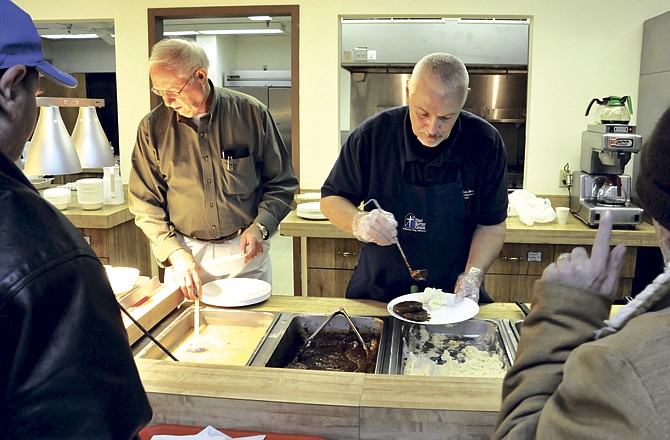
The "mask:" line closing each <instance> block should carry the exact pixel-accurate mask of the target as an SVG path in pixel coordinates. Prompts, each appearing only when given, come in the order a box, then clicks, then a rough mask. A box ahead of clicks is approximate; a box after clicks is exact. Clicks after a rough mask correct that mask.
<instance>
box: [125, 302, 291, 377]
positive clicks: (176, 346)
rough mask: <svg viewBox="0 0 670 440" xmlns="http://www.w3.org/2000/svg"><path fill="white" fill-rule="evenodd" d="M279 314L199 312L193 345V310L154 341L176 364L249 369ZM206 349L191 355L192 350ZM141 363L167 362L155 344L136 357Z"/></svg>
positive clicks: (214, 310) (227, 311)
mask: <svg viewBox="0 0 670 440" xmlns="http://www.w3.org/2000/svg"><path fill="white" fill-rule="evenodd" d="M280 315H281V314H280V313H274V312H253V311H244V310H223V309H213V308H207V307H205V308H201V309H200V337H199V339H198V341H197V343H196V341H194V328H193V326H194V321H195V319H194V318H195V309H194V308H193V306H191V307H189V308H188V309H186V310H184V312H183V313H182V314H180V315H179V316H178V317H177V318H176V319H175V320H174V321H173V322H172V323H171V324H170V325H169V326H168V327H166V328H165V329H164V330H163V331H162V332H161V333H160V334H158V336H157V337H156V339H157V340H158V342H160V343H161V344H162V345H163V346H165V348H167V349H168V350H169V351H170V352H171V353H172V354H173V355H174V356H175V357H176V358H177V359H178V360H179V361H182V362H197V363H206V364H218V365H249V363H250V361H251V359H252V358H253V356H254V355H255V353H256V351H257V350H258V348H259V347H260V345H261V343H262V342H263V341H264V340H265V338H266V337H267V336H268V334H269V333H270V331H271V330H272V328H273V327H274V325H275V324H276V322H277V321H278V319H279V316H280ZM194 345H195V346H201V347H204V348H206V350H205V351H201V352H193V351H189V348H192V347H193V346H194ZM136 357H137V358H142V359H170V358H169V357H168V355H167V354H166V353H165V352H164V351H163V350H161V349H160V347H158V346H157V345H156V344H154V343H150V344H148V345H147V346H146V347H145V348H144V349H143V350H142V351H140V352H139V353H138V354H137V355H136Z"/></svg>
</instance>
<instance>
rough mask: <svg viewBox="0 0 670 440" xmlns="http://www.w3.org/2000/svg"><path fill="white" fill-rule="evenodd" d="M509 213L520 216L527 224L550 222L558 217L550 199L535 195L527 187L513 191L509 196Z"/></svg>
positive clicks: (509, 214)
mask: <svg viewBox="0 0 670 440" xmlns="http://www.w3.org/2000/svg"><path fill="white" fill-rule="evenodd" d="M508 198H509V206H508V208H507V215H508V216H509V217H514V216H517V215H518V216H519V220H521V222H522V223H523V224H524V225H526V226H533V224H534V223H536V222H537V223H549V222H552V221H554V219H555V218H556V212H555V211H554V208H552V207H551V202H550V201H549V199H544V198H540V197H537V196H535V194H532V193H530V192H528V191H526V190H525V189H518V190H516V191H513V192H512V193H511V194H510V195H509V196H508Z"/></svg>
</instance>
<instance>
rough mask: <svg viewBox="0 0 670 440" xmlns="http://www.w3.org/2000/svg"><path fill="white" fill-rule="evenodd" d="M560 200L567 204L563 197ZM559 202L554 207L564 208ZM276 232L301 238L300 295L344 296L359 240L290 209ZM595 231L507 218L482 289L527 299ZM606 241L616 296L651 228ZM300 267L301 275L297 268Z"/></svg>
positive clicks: (651, 236) (652, 240) (629, 279)
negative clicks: (618, 268) (620, 262)
mask: <svg viewBox="0 0 670 440" xmlns="http://www.w3.org/2000/svg"><path fill="white" fill-rule="evenodd" d="M563 202H565V203H567V199H566V200H564V201H563ZM563 202H561V203H557V204H556V206H565V203H563ZM280 231H281V233H282V235H287V236H292V237H302V239H304V240H305V244H306V252H301V253H300V255H299V257H298V258H299V259H300V262H301V264H300V265H297V264H296V265H295V266H294V267H295V268H297V269H296V270H297V271H298V273H297V274H296V276H295V279H297V280H301V281H302V283H304V284H302V283H296V284H301V285H304V286H306V295H307V296H321V297H336V298H338V297H339V298H342V297H344V294H345V292H346V288H347V284H348V283H349V280H350V279H351V276H352V274H353V269H354V267H356V263H357V262H358V257H359V255H360V250H361V246H362V244H361V243H360V242H359V241H358V240H356V239H355V238H353V236H352V235H351V234H350V233H345V232H343V231H341V230H339V229H338V228H337V227H335V226H334V225H332V224H331V223H330V222H328V221H312V220H306V219H301V218H299V217H298V216H297V215H296V214H295V212H291V213H290V214H289V215H288V216H287V217H286V218H285V219H284V220H283V221H282V222H281V225H280ZM596 233H597V229H595V228H589V227H588V226H586V225H584V224H583V223H582V222H581V221H579V220H577V219H576V218H574V217H570V218H568V223H567V224H565V225H559V224H557V223H549V224H540V225H536V226H533V227H528V226H526V225H524V224H522V223H521V221H520V220H519V218H518V217H511V218H508V219H507V233H506V235H505V245H504V247H503V249H502V251H501V253H500V256H499V258H498V259H497V260H496V261H495V262H494V263H493V264H492V266H491V268H490V269H489V270H488V272H487V274H486V278H485V281H484V283H485V286H486V290H487V291H488V292H489V293H490V294H491V296H492V297H493V298H494V299H495V301H497V302H509V301H524V302H530V300H531V297H532V292H533V284H534V283H535V280H537V279H539V278H540V277H541V276H542V272H543V271H544V269H545V268H546V267H547V266H548V265H549V264H551V263H552V262H553V261H554V260H555V259H556V258H557V257H558V256H559V255H560V254H561V253H563V252H571V251H572V249H573V248H574V247H575V246H584V247H585V248H586V249H587V251H589V252H590V250H591V244H592V243H593V241H594V240H595V237H596ZM611 242H612V244H613V245H615V244H623V245H625V246H626V249H627V250H626V256H625V261H624V266H623V269H622V274H621V282H620V284H619V286H620V287H619V296H621V297H623V296H627V295H631V290H632V287H633V278H634V276H635V265H636V260H637V254H638V249H644V248H648V247H655V248H657V247H658V240H657V238H656V233H655V230H654V227H653V226H652V225H650V224H648V223H643V224H641V225H638V226H637V227H636V228H635V229H634V230H628V229H617V230H614V231H612V239H611ZM295 249H296V248H295V247H294V254H295V252H296V251H295ZM294 258H296V256H295V255H294ZM304 267H306V268H307V273H305V272H302V271H301V268H304ZM305 279H306V280H305ZM303 293H305V292H303Z"/></svg>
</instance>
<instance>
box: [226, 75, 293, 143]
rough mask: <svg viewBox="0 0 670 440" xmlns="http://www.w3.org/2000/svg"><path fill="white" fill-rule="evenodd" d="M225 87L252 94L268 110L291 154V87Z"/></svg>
mask: <svg viewBox="0 0 670 440" xmlns="http://www.w3.org/2000/svg"><path fill="white" fill-rule="evenodd" d="M227 88H229V89H231V90H235V91H238V92H241V93H245V94H247V95H250V96H253V97H254V98H256V99H258V100H259V101H260V102H262V103H263V104H265V105H266V106H267V107H268V109H269V110H270V114H271V115H272V119H273V120H274V121H275V124H276V125H277V129H278V130H279V135H280V136H281V139H282V141H284V145H286V149H287V150H288V153H289V155H292V144H293V142H292V137H291V136H292V132H291V87H280V86H269V87H268V86H228V87H227Z"/></svg>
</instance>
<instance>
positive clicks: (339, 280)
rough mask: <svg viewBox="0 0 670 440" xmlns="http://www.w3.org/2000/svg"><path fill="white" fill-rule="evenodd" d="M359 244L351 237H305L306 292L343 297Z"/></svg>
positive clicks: (357, 253)
mask: <svg viewBox="0 0 670 440" xmlns="http://www.w3.org/2000/svg"><path fill="white" fill-rule="evenodd" d="M361 246H362V244H361V242H359V241H358V240H355V239H348V238H309V239H308V240H307V296H325V297H334V298H344V294H345V292H346V290H347V284H349V280H350V279H351V276H352V274H353V273H354V268H355V267H356V263H357V262H358V256H359V255H360V252H361Z"/></svg>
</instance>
